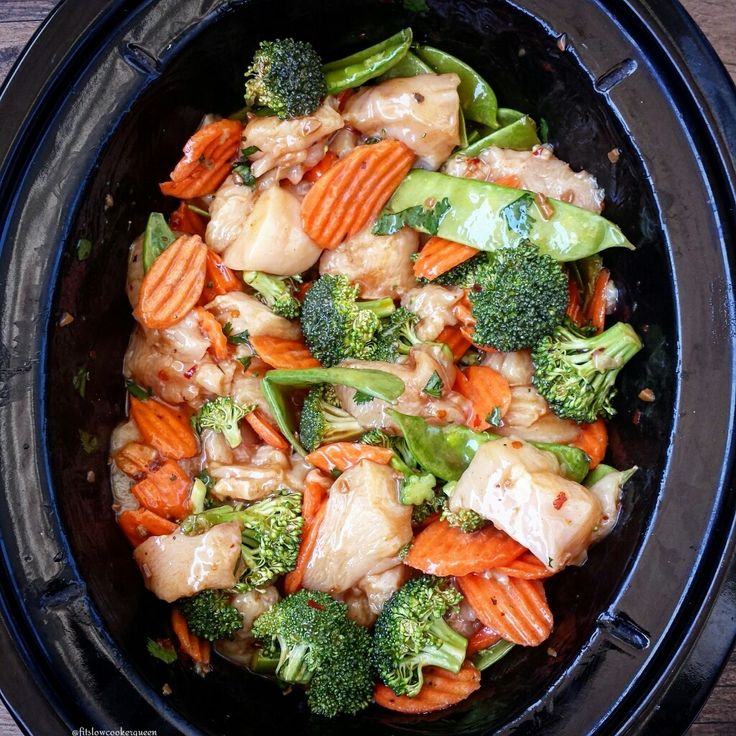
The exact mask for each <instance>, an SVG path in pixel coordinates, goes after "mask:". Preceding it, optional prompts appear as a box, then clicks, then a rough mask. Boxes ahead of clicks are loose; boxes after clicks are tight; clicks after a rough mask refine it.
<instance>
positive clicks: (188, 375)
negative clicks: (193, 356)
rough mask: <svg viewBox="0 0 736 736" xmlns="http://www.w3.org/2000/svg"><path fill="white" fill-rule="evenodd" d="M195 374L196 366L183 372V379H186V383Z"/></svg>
mask: <svg viewBox="0 0 736 736" xmlns="http://www.w3.org/2000/svg"><path fill="white" fill-rule="evenodd" d="M196 372H197V366H196V365H193V366H192V367H191V368H189V369H188V370H186V371H184V378H186V379H187V381H188V380H190V379H191V377H192V376H193V375H194V374H195V373H196Z"/></svg>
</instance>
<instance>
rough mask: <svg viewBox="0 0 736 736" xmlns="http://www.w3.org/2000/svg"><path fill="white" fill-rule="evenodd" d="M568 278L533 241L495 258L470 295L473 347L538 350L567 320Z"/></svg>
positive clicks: (505, 251)
mask: <svg viewBox="0 0 736 736" xmlns="http://www.w3.org/2000/svg"><path fill="white" fill-rule="evenodd" d="M567 300H568V290H567V276H566V275H565V273H564V271H563V270H562V267H561V266H560V264H559V263H557V261H555V260H554V258H551V257H550V256H548V255H544V254H542V253H540V252H539V249H538V248H537V247H536V246H535V245H534V244H533V243H530V242H528V241H526V242H523V243H520V244H519V245H518V246H516V247H515V248H505V249H503V250H501V251H499V252H498V253H496V254H495V255H494V257H493V258H492V259H491V260H490V261H489V263H488V266H487V267H486V268H484V269H483V270H482V272H481V275H480V279H479V281H478V285H477V286H476V287H475V288H474V289H472V290H471V291H470V302H471V305H472V312H473V316H474V317H475V320H476V323H475V331H474V333H473V342H475V343H477V344H480V345H490V346H492V347H494V348H496V349H497V350H501V351H502V352H511V351H514V350H520V349H521V348H528V347H531V346H533V345H535V344H536V343H537V342H538V341H539V340H541V339H542V338H543V337H545V336H546V335H549V334H550V333H551V332H552V330H554V328H555V327H557V326H558V325H559V324H560V323H561V322H562V320H563V319H564V317H565V310H566V309H567Z"/></svg>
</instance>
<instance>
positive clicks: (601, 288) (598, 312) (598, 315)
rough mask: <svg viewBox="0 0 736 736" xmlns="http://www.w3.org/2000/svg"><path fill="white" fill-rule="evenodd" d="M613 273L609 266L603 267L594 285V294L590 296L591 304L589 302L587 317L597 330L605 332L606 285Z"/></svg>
mask: <svg viewBox="0 0 736 736" xmlns="http://www.w3.org/2000/svg"><path fill="white" fill-rule="evenodd" d="M610 277H611V274H610V273H609V271H608V269H607V268H602V269H601V271H600V273H599V274H598V278H597V279H596V281H595V286H594V287H593V295H592V296H591V298H590V304H588V309H587V314H586V316H587V318H588V321H589V322H590V324H591V325H593V327H595V329H596V332H599V333H600V332H603V327H604V326H605V323H606V287H607V286H608V282H609V280H610Z"/></svg>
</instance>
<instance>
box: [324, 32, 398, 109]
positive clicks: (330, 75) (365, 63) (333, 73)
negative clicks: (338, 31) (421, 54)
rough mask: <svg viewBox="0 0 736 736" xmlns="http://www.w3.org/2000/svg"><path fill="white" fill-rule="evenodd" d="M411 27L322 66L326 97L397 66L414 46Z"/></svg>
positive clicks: (363, 82) (358, 85) (362, 82)
mask: <svg viewBox="0 0 736 736" xmlns="http://www.w3.org/2000/svg"><path fill="white" fill-rule="evenodd" d="M411 40H412V32H411V28H405V29H404V30H403V31H399V32H398V33H396V34H395V35H393V36H391V37H390V38H387V39H386V40H385V41H381V42H380V43H377V44H375V45H374V46H369V47H368V48H367V49H363V50H362V51H358V52H356V53H355V54H351V55H350V56H346V57H345V58H344V59H338V60H337V61H331V62H329V63H328V64H323V65H322V71H323V72H324V75H325V83H326V84H327V94H328V95H336V94H337V93H338V92H342V91H343V90H346V89H353V88H354V87H360V85H361V84H365V83H366V82H367V81H368V80H369V79H375V78H376V77H380V76H381V75H382V74H384V73H385V72H387V71H388V70H389V69H390V68H391V67H392V66H394V65H395V64H398V63H399V62H400V61H401V60H402V59H403V58H404V56H405V55H406V52H407V51H408V50H409V46H411Z"/></svg>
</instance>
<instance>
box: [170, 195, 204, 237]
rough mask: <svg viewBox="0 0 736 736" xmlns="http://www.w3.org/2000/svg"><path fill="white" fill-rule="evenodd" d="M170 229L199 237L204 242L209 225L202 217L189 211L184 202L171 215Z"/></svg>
mask: <svg viewBox="0 0 736 736" xmlns="http://www.w3.org/2000/svg"><path fill="white" fill-rule="evenodd" d="M169 227H171V229H172V230H176V231H177V232H179V233H187V234H188V235H199V237H200V238H202V240H204V234H205V231H206V230H207V223H206V222H205V220H204V218H203V217H202V215H200V214H198V213H197V212H194V211H193V210H191V209H189V207H188V205H187V203H186V202H184V201H182V202H180V203H179V206H178V207H177V208H176V209H175V210H174V211H173V212H172V213H171V214H170V215H169Z"/></svg>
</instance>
